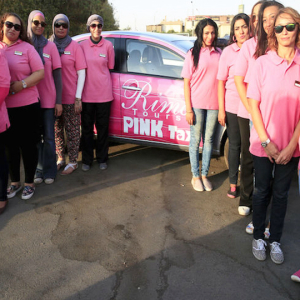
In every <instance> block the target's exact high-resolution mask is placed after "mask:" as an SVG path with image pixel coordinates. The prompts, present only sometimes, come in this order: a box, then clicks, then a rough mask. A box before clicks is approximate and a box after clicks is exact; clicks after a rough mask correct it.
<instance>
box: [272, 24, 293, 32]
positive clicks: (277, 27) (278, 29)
mask: <svg viewBox="0 0 300 300" xmlns="http://www.w3.org/2000/svg"><path fill="white" fill-rule="evenodd" d="M296 25H297V23H291V24H287V25H285V26H282V25H277V26H275V27H274V31H275V32H276V33H281V32H282V31H283V28H286V30H287V31H294V30H295V28H296Z"/></svg>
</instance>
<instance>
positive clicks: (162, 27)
mask: <svg viewBox="0 0 300 300" xmlns="http://www.w3.org/2000/svg"><path fill="white" fill-rule="evenodd" d="M146 30H147V31H150V32H164V33H181V32H183V22H182V21H180V20H177V21H167V17H165V19H164V20H163V21H161V22H160V24H157V25H147V26H146Z"/></svg>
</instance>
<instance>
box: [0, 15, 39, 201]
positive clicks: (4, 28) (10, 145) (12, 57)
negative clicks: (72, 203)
mask: <svg viewBox="0 0 300 300" xmlns="http://www.w3.org/2000/svg"><path fill="white" fill-rule="evenodd" d="M0 26H1V31H0V40H1V42H0V48H2V49H3V53H4V55H5V57H6V59H7V62H8V67H9V71H10V75H11V84H10V94H9V95H8V96H7V97H6V100H5V102H6V106H7V110H8V115H9V120H10V124H11V127H10V128H9V130H8V132H7V139H6V146H7V153H8V162H9V170H10V179H11V185H10V187H9V188H8V194H7V197H8V198H12V197H14V196H15V195H16V193H17V192H18V191H19V190H20V189H21V188H22V186H21V183H20V160H21V155H22V159H23V163H24V170H25V183H24V189H23V192H22V199H30V198H31V197H32V196H33V194H34V191H35V187H34V182H33V179H34V173H35V169H36V166H37V161H38V150H37V143H38V141H39V120H38V116H39V109H40V105H39V99H38V97H39V94H38V90H37V87H36V85H37V84H38V83H39V81H40V80H42V79H43V77H44V66H43V63H42V60H41V58H40V56H39V55H38V53H37V52H36V50H35V49H34V47H33V46H32V45H31V44H30V40H29V39H28V37H27V32H26V30H25V26H24V25H23V21H22V20H21V18H20V17H19V16H18V15H17V14H14V13H6V14H4V15H3V16H2V18H1V25H0Z"/></svg>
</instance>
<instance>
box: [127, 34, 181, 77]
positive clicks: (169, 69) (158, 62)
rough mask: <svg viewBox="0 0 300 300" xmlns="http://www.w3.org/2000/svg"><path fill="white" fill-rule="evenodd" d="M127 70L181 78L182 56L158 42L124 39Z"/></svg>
mask: <svg viewBox="0 0 300 300" xmlns="http://www.w3.org/2000/svg"><path fill="white" fill-rule="evenodd" d="M126 52H127V70H128V72H133V73H140V74H147V75H156V76H163V77H172V78H180V79H181V70H182V67H183V63H184V58H183V57H181V56H180V55H178V54H177V53H175V52H174V51H172V50H170V49H167V48H165V47H163V46H160V45H158V44H154V43H150V42H146V41H138V40H131V39H127V40H126Z"/></svg>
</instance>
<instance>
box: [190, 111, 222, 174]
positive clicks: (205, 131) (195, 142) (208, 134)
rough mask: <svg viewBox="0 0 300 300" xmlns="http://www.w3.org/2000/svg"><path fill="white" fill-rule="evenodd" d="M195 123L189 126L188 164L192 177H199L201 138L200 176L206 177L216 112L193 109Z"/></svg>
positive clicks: (216, 118) (216, 117)
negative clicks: (201, 143) (200, 161)
mask: <svg viewBox="0 0 300 300" xmlns="http://www.w3.org/2000/svg"><path fill="white" fill-rule="evenodd" d="M193 112H194V116H195V121H194V125H191V126H190V133H191V138H190V147H189V155H190V163H191V170H192V174H193V177H200V175H199V145H200V141H201V137H202V140H203V141H204V142H203V149H202V168H201V175H202V176H207V174H208V170H209V165H210V159H211V154H212V150H213V140H214V132H215V128H216V125H217V121H218V110H210V109H198V108H193Z"/></svg>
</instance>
